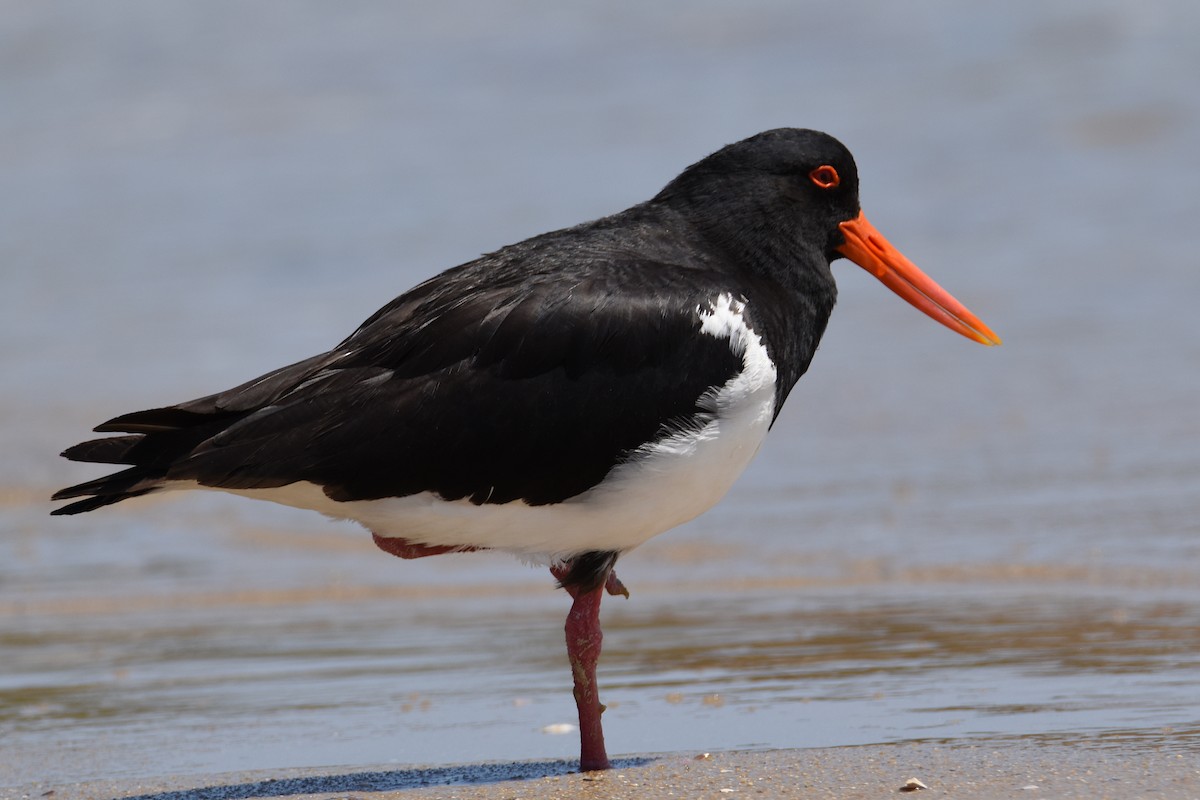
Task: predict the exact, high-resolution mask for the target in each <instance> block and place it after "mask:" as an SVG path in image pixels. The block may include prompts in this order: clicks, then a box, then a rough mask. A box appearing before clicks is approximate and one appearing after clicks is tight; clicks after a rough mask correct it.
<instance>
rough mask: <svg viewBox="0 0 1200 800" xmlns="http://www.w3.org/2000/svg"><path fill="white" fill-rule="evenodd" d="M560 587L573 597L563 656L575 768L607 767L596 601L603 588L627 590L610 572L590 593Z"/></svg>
mask: <svg viewBox="0 0 1200 800" xmlns="http://www.w3.org/2000/svg"><path fill="white" fill-rule="evenodd" d="M550 571H551V572H552V573H553V574H554V577H556V578H558V579H559V580H560V581H561V580H562V579H563V578H564V577H565V576H566V574H567V573H566V570H565V569H561V568H555V567H551V568H550ZM609 587H612V588H609ZM616 587H620V588H619V589H616ZM564 588H565V589H566V590H567V592H569V593H570V595H571V597H572V598H573V600H574V602H572V604H571V612H570V613H569V614H567V625H566V632H567V657H568V658H569V659H570V661H571V674H572V675H573V676H574V678H575V706H576V707H577V708H578V710H579V740H580V750H579V770H580V771H581V772H590V771H592V770H598V769H608V768H609V766H610V765H609V763H608V753H607V752H605V749H604V730H603V728H602V727H601V725H600V715H601V714H602V713H603V712H604V705H603V704H601V702H600V692H599V688H598V687H597V686H596V662H597V661H599V660H600V644H601V642H602V641H603V639H604V634H603V633H602V632H601V631H600V600H601V599H602V598H603V597H604V593H605V591H606V589H607V590H608V591H610V593H612V594H618V593H623V594H626V595H628V592H621V590H622V589H624V588H625V587H624V586H622V585H621V582H620V581H618V580H616V579H615V576H612V575H611V573H610V577H609V579H608V581H607V582H606V583H605V584H602V585H600V586H597V587H596V588H595V589H593V590H591V591H590V592H581V591H580V590H579V589H578V588H575V587H571V586H566V587H564ZM613 589H616V591H613Z"/></svg>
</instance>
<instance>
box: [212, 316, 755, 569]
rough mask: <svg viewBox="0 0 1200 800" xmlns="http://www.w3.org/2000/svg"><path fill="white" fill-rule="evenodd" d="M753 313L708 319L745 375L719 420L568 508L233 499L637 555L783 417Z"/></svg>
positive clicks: (717, 485)
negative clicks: (750, 322) (748, 317)
mask: <svg viewBox="0 0 1200 800" xmlns="http://www.w3.org/2000/svg"><path fill="white" fill-rule="evenodd" d="M744 308H745V305H744V303H743V302H742V301H740V300H735V299H734V298H733V297H731V296H730V295H728V294H723V295H721V296H720V297H718V298H717V300H716V301H715V302H714V303H713V304H712V305H711V306H710V307H709V308H708V309H698V310H699V312H700V319H701V325H700V333H702V334H705V335H708V336H715V337H717V338H720V339H727V340H728V341H729V347H730V348H731V349H732V350H733V352H734V354H736V355H738V356H740V357H741V359H742V370H741V371H740V372H739V373H738V374H736V375H735V376H734V377H733V378H731V379H730V380H729V381H728V382H727V383H725V384H724V385H723V386H720V387H717V388H715V389H712V390H710V391H708V392H706V393H705V394H704V395H703V396H702V397H701V398H700V399H699V401H698V402H697V405H698V407H699V408H701V409H702V410H704V411H706V412H709V414H710V415H711V416H710V418H709V419H708V421H707V422H705V424H704V425H703V426H702V427H700V428H699V429H691V430H684V431H679V432H677V433H674V434H670V435H668V436H666V437H664V438H662V439H659V440H657V441H655V442H651V443H648V444H645V445H643V446H642V447H640V448H638V449H637V450H636V451H634V453H633V454H631V456H630V457H629V458H628V459H627V460H626V462H625V463H623V464H620V465H618V466H617V467H615V468H614V469H613V470H612V471H611V472H610V473H609V474H608V476H607V477H606V478H605V479H604V481H603V482H602V483H600V484H599V485H598V486H595V487H594V488H592V489H590V490H588V491H586V492H584V493H582V494H579V495H576V496H575V497H572V498H570V499H568V500H566V501H564V502H562V503H556V504H553V505H540V506H530V505H527V504H526V503H524V502H522V501H515V502H511V503H505V504H493V505H475V504H473V503H471V502H469V501H467V500H456V501H450V502H447V501H445V500H441V499H440V498H438V497H437V495H435V494H432V493H428V492H426V493H422V494H417V495H410V496H408V497H396V498H386V499H381V500H359V501H351V502H346V503H339V502H335V501H333V500H330V499H329V498H328V497H327V496H326V495H325V493H324V492H323V491H322V490H321V487H320V486H317V485H316V484H312V483H307V482H299V483H294V484H291V485H289V486H284V487H281V488H278V489H247V490H238V491H235V492H234V493H235V494H240V495H244V496H247V497H255V498H260V499H264V500H272V501H274V502H277V503H282V504H284V505H290V506H297V507H300V508H309V509H314V510H316V511H320V512H321V513H323V514H327V515H329V516H331V517H337V518H342V519H352V520H356V521H357V522H360V523H362V524H363V525H364V526H365V527H367V528H368V529H369V530H371V531H372V532H374V533H376V534H378V535H379V536H383V537H398V538H403V539H407V540H409V541H410V542H412V543H414V544H425V545H446V546H473V547H481V548H494V549H498V550H507V551H510V552H514V553H517V554H518V555H520V556H522V557H524V558H527V559H531V560H538V561H545V560H561V559H563V558H566V557H569V556H571V555H573V554H576V553H580V552H584V551H588V550H618V551H624V550H630V549H632V548H634V547H637V546H638V545H640V544H642V543H643V542H645V541H646V540H647V539H649V538H651V537H652V536H655V535H657V534H659V533H662V532H664V531H667V530H670V529H671V528H673V527H675V526H676V525H679V524H681V523H683V522H686V521H688V520H690V519H692V518H693V517H696V516H698V515H699V514H701V513H703V512H704V511H707V510H708V509H709V508H711V507H712V506H713V505H715V504H716V502H717V501H718V500H720V499H721V497H723V496H724V494H725V492H727V491H728V490H729V487H730V486H732V485H733V482H734V481H735V480H736V479H737V477H738V475H740V474H741V473H742V470H744V469H745V468H746V466H747V465H748V464H749V463H750V459H751V458H753V457H754V455H755V453H757V452H758V449H759V447H760V446H761V445H762V442H763V439H764V438H765V437H766V434H767V429H768V428H769V427H770V424H771V419H772V416H773V414H774V410H775V365H774V364H773V363H772V362H771V359H770V358H769V357H768V356H767V351H766V348H765V347H764V346H763V343H762V340H761V338H760V337H759V336H758V334H756V333H755V332H754V331H753V330H751V329H750V328H749V326H747V325H746V322H745V320H744V319H743V316H742V312H743V309H744Z"/></svg>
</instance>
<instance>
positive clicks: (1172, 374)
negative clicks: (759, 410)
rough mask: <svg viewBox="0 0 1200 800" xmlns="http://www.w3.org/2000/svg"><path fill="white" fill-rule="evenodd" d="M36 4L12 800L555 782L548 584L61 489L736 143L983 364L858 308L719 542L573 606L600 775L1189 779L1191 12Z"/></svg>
mask: <svg viewBox="0 0 1200 800" xmlns="http://www.w3.org/2000/svg"><path fill="white" fill-rule="evenodd" d="M205 8H206V11H205V13H204V14H199V13H198V12H196V11H194V10H187V9H182V10H181V9H180V8H179V7H166V6H159V5H157V4H137V3H124V4H105V7H104V8H103V9H100V8H99V7H98V6H94V5H93V4H88V3H82V2H81V3H75V4H72V3H60V4H55V5H53V6H49V5H42V4H28V5H25V6H22V7H12V8H9V9H6V13H5V14H4V15H2V17H0V64H3V70H4V72H3V75H4V79H3V81H0V145H2V146H0V169H2V170H3V174H4V175H5V183H6V185H7V187H8V189H7V191H6V192H4V193H3V196H0V271H2V274H3V276H4V287H5V288H4V292H3V293H2V295H0V344H2V347H0V419H2V420H3V423H0V424H3V426H4V441H5V452H6V458H5V459H4V460H3V461H0V532H2V534H3V535H2V536H0V743H2V745H0V747H2V748H3V753H4V756H3V758H2V759H0V761H2V762H3V763H2V764H0V786H16V785H24V784H31V783H34V782H50V783H56V782H65V781H73V780H88V779H104V778H120V777H130V778H133V777H137V776H145V775H162V774H164V773H180V772H182V773H207V772H216V771H228V770H238V769H271V768H276V767H279V768H281V767H290V766H320V765H337V764H363V763H370V764H385V763H397V764H417V763H449V762H474V761H483V760H494V759H515V758H522V759H527V758H559V757H569V756H571V755H573V754H574V753H575V752H576V747H577V740H576V739H575V737H574V734H565V735H552V734H549V733H546V732H544V729H545V728H546V726H552V725H555V724H557V723H565V722H570V721H571V717H572V713H573V704H572V701H571V695H570V686H569V674H568V671H567V668H566V665H565V657H564V654H563V652H562V650H563V648H562V643H561V637H562V633H561V624H562V618H563V615H564V614H565V609H566V600H565V597H564V596H563V595H562V593H561V592H556V591H554V590H553V589H552V584H551V581H550V579H549V577H548V576H547V575H545V574H544V573H543V572H542V571H539V570H533V569H529V568H526V567H524V566H522V565H520V564H518V563H515V562H513V561H511V560H509V559H506V558H503V557H500V556H495V555H486V554H474V555H466V556H454V557H442V558H437V559H430V560H427V561H422V562H411V563H409V562H400V561H398V560H396V559H392V558H388V557H385V556H384V555H383V554H381V553H379V552H378V551H376V550H375V549H374V547H373V546H372V545H371V544H370V541H369V538H368V537H367V536H366V535H365V534H364V533H362V532H361V531H358V530H355V529H354V528H352V527H349V526H340V525H335V524H333V523H328V522H325V521H323V520H321V519H319V518H313V517H311V516H308V515H305V514H302V513H297V512H293V511H291V510H288V509H282V508H273V507H270V506H267V505H260V504H254V503H251V502H248V501H242V500H238V499H235V498H222V497H218V496H193V497H178V498H162V499H158V498H154V499H149V500H145V501H138V502H131V503H128V504H125V505H123V506H122V507H120V508H115V509H111V510H107V511H106V512H103V513H97V514H91V515H87V516H84V517H74V518H66V519H59V518H55V519H51V518H49V517H48V516H46V514H47V512H48V511H49V508H50V505H49V504H48V503H47V502H45V497H46V496H47V495H48V494H49V493H50V492H51V491H52V490H53V489H55V488H57V487H59V486H62V485H66V484H69V483H72V482H75V481H77V480H81V479H83V478H85V477H89V476H91V475H94V474H96V471H95V470H93V469H91V468H89V467H87V466H84V465H72V464H68V463H66V462H64V461H61V460H59V459H57V458H55V457H54V454H55V453H57V452H58V451H59V450H61V449H62V447H64V446H66V445H68V444H71V443H73V442H75V441H78V440H80V439H81V438H83V437H84V436H86V433H87V430H88V429H89V428H90V427H91V426H92V425H94V424H96V423H98V422H100V421H102V420H103V419H105V418H108V417H110V416H112V415H115V414H117V413H120V412H123V411H128V410H131V409H133V408H139V407H145V406H149V405H155V404H161V403H167V402H174V401H178V400H182V399H186V398H188V397H192V396H197V395H200V394H204V393H207V392H210V391H212V390H214V389H217V388H221V387H226V386H231V385H234V384H236V383H238V382H241V381H242V380H244V379H246V378H248V377H251V376H253V375H255V374H258V373H260V372H262V371H265V370H267V369H270V368H272V367H275V366H278V365H279V364H281V363H285V362H287V361H291V360H297V359H299V358H302V357H304V356H307V355H310V354H312V353H314V352H317V351H318V350H321V349H325V348H326V347H328V346H329V345H331V344H332V343H334V342H335V341H337V340H338V339H340V338H341V337H342V336H344V335H345V334H346V333H348V332H349V331H350V330H352V329H353V328H354V327H355V326H356V325H357V323H358V322H359V321H361V319H363V318H365V317H366V316H367V315H368V314H369V313H370V312H371V311H373V310H374V309H375V308H376V307H377V306H379V305H381V304H382V303H383V302H385V301H386V300H387V299H390V297H392V296H393V295H394V294H396V293H398V292H399V291H401V290H402V289H404V288H406V287H407V286H410V285H411V284H413V283H415V282H416V281H417V280H420V279H421V278H423V277H426V276H428V275H430V274H432V273H433V272H436V271H437V270H438V269H440V268H442V267H445V266H449V265H451V264H454V263H458V262H461V261H464V260H466V259H468V258H470V257H472V256H473V255H475V254H477V253H479V252H481V251H485V250H490V249H494V248H495V247H496V246H499V245H501V244H503V243H506V242H509V241H513V240H516V239H519V238H521V237H523V236H527V235H530V234H533V233H536V232H539V231H541V230H546V229H549V228H553V227H557V226H561V225H566V224H571V223H574V222H578V221H580V220H582V219H587V218H590V217H595V216H598V215H600V214H604V213H607V212H610V211H613V210H616V209H619V208H621V207H624V206H626V205H628V204H630V203H633V202H636V201H638V200H641V199H644V198H645V197H647V196H649V195H650V194H652V193H653V192H654V191H656V190H657V189H658V188H660V186H661V185H662V184H663V183H664V182H665V181H666V180H667V179H669V178H670V177H671V176H673V175H674V174H675V173H676V172H678V171H679V169H680V168H682V167H683V166H684V165H685V164H686V163H689V162H690V161H693V160H695V159H696V158H698V157H700V156H701V155H703V154H704V153H706V152H709V151H711V150H713V149H715V148H716V147H718V146H720V145H721V144H723V143H725V142H728V141H732V140H735V139H739V138H742V137H744V136H746V135H748V134H750V133H753V132H755V131H757V130H761V129H764V128H768V127H772V126H776V125H783V124H794V125H806V126H812V127H819V128H823V129H826V130H829V131H830V132H832V133H834V134H835V135H838V136H839V137H840V138H842V139H843V140H844V141H846V143H847V144H848V145H849V146H850V147H851V148H852V149H853V150H854V152H855V153H856V156H857V157H858V160H859V165H860V169H861V171H862V173H863V176H864V178H863V202H864V208H865V210H866V212H867V213H868V214H869V215H870V216H871V218H872V220H873V221H874V223H875V224H876V225H877V226H878V227H879V228H880V229H881V230H883V231H884V232H885V233H886V234H887V235H888V236H889V238H891V239H892V240H893V241H894V242H895V243H896V244H898V245H899V246H900V247H901V249H903V250H904V251H905V252H906V253H907V254H908V255H909V256H910V257H912V258H913V260H915V261H916V262H917V263H919V264H920V265H921V266H922V267H923V268H924V269H926V270H927V271H928V272H929V273H931V274H932V275H934V276H935V277H936V278H937V279H938V280H939V281H940V282H942V284H943V285H945V286H946V287H947V288H948V289H950V290H951V291H952V292H954V293H955V294H956V295H957V296H958V297H959V298H960V299H962V300H963V301H964V302H965V303H966V304H967V305H968V306H970V307H971V308H972V310H974V311H975V312H977V313H978V314H979V315H980V316H981V317H982V318H983V319H984V320H985V321H987V322H988V324H989V325H991V326H992V327H993V328H994V329H996V330H997V332H998V333H1000V335H1002V336H1003V337H1004V338H1005V345H1004V347H1002V348H999V349H992V350H986V349H984V348H980V347H977V346H975V345H972V344H971V343H969V342H966V341H965V340H960V339H959V338H958V337H955V336H954V335H953V334H950V333H948V332H946V331H945V330H943V329H941V328H939V327H938V326H936V325H934V324H932V323H930V322H929V321H928V320H927V319H925V318H923V317H922V316H921V315H919V314H917V313H916V312H914V311H913V310H912V309H910V308H908V307H907V306H905V305H904V304H903V303H900V302H897V301H896V300H895V298H893V297H892V296H890V294H889V293H888V292H886V291H885V290H883V289H882V288H881V287H879V286H878V285H877V283H876V282H875V281H873V280H872V279H870V278H869V277H868V276H866V275H864V274H862V273H861V271H859V270H857V269H855V268H854V267H852V266H842V267H840V268H839V273H838V274H839V278H840V280H841V293H842V298H841V303H840V305H839V308H838V310H837V312H835V315H834V319H833V321H832V323H831V325H830V329H829V332H828V334H827V336H826V339H825V341H824V343H823V345H822V349H821V352H820V353H819V354H818V356H817V358H816V361H815V362H814V366H813V369H812V370H811V372H810V374H809V375H808V376H806V377H805V378H804V379H803V381H802V382H801V385H800V386H799V387H798V388H797V390H796V391H795V392H794V393H793V395H792V398H791V399H790V400H789V405H788V407H787V408H786V409H785V411H784V413H783V415H782V416H781V418H780V420H779V422H778V424H777V425H776V427H775V430H774V431H773V433H772V436H771V438H770V440H769V441H768V443H767V445H766V446H765V448H764V451H763V453H762V454H761V455H760V457H759V459H758V461H756V462H755V464H754V465H753V466H752V467H751V469H750V470H749V471H748V472H747V474H746V475H745V477H744V478H743V479H742V480H741V481H740V482H739V484H738V485H737V486H736V487H735V489H734V490H733V492H731V494H730V496H729V497H728V498H727V499H726V500H725V501H724V502H723V503H722V504H721V505H720V506H718V508H716V509H715V510H714V511H713V512H711V513H710V514H708V515H706V516H704V517H702V518H700V519H698V520H696V521H694V522H693V523H690V524H689V525H686V526H683V527H682V528H680V529H678V530H676V531H674V532H672V533H670V534H667V535H664V536H663V537H661V538H660V539H659V540H656V541H655V542H652V543H651V544H650V545H647V546H646V547H645V548H644V549H643V550H640V551H638V552H635V553H633V554H630V555H629V556H627V557H626V558H625V559H624V560H623V561H622V562H621V564H620V574H621V576H622V579H623V580H624V581H625V583H626V584H627V585H628V586H629V587H630V588H631V590H632V592H633V597H632V598H631V599H630V600H628V601H626V600H624V599H622V598H612V599H609V600H608V601H606V604H605V611H604V614H605V630H606V637H607V638H606V640H605V646H606V650H605V655H604V658H603V661H602V664H601V675H600V680H601V686H602V689H603V696H604V699H605V700H606V702H608V704H609V706H610V711H609V712H608V713H607V715H606V731H607V733H608V738H609V746H610V750H611V751H612V752H614V753H639V752H662V751H689V750H719V749H727V748H735V747H760V748H776V747H817V746H838V745H851V744H862V743H872V742H895V741H906V740H935V741H948V742H965V741H983V742H986V741H993V742H1000V741H1006V740H1010V739H1023V740H1054V741H1063V742H1070V743H1073V744H1077V745H1078V746H1081V747H1104V748H1114V749H1116V751H1117V752H1121V751H1128V750H1129V749H1138V748H1156V749H1166V750H1169V751H1178V752H1184V753H1189V754H1190V753H1195V752H1197V751H1200V663H1198V659H1200V656H1198V655H1197V654H1198V653H1200V491H1198V489H1200V444H1198V443H1200V413H1198V412H1197V411H1196V398H1197V397H1200V368H1197V367H1198V366H1200V339H1198V338H1197V337H1196V335H1195V331H1194V313H1193V310H1194V308H1193V307H1194V303H1195V299H1196V298H1197V297H1200V270H1198V269H1197V264H1196V259H1195V254H1194V238H1195V237H1194V236H1192V235H1191V228H1192V224H1193V221H1194V220H1195V219H1196V218H1197V214H1198V212H1200V193H1197V192H1196V190H1195V186H1196V178H1197V174H1196V173H1197V167H1196V163H1195V158H1194V142H1195V141H1196V140H1197V135H1198V134H1200V97H1197V95H1196V93H1195V92H1194V91H1193V90H1192V87H1191V85H1190V82H1189V80H1188V79H1187V78H1186V76H1191V75H1195V74H1200V63H1197V62H1200V50H1197V48H1195V47H1194V41H1195V37H1196V35H1197V34H1198V33H1200V12H1198V11H1197V10H1196V9H1195V8H1194V7H1193V6H1192V5H1189V4H1186V3H1182V2H1163V3H1143V4H1139V5H1138V8H1137V10H1136V12H1134V11H1133V10H1132V8H1131V7H1127V6H1126V5H1125V4H1121V3H1115V2H1114V3H1094V2H1091V3H1082V2H1081V3H1062V4H1044V7H1041V8H1036V9H1035V8H1033V7H1031V6H1029V7H1026V6H1020V7H1018V6H1011V7H1003V8H999V7H998V8H995V9H990V10H984V9H981V8H971V9H966V8H962V7H960V5H959V4H954V3H949V2H946V3H931V4H924V5H922V6H921V7H920V10H915V9H913V8H911V7H906V8H904V10H903V11H901V10H900V9H899V7H897V6H895V5H894V4H886V3H867V4H862V5H860V6H855V7H854V8H850V7H846V8H843V9H825V10H820V11H818V10H814V9H809V8H801V7H799V6H796V4H792V3H782V2H780V3H773V2H766V1H765V0H763V2H755V3H749V4H739V5H738V6H737V8H736V10H734V9H733V8H729V7H725V6H724V5H723V4H716V3H713V4H689V5H688V7H687V13H680V12H679V9H678V8H675V7H674V6H673V5H672V4H662V5H655V6H653V7H649V8H648V7H645V5H644V4H632V3H631V4H627V5H622V4H616V5H614V4H612V3H605V4H582V5H581V4H576V5H574V6H570V7H561V6H558V5H554V4H543V3H537V2H531V3H526V4H522V5H519V6H515V7H513V8H511V9H508V10H506V11H505V12H504V13H503V14H501V13H500V12H499V11H496V10H493V8H494V7H493V6H491V5H488V4H475V3H470V2H461V3H449V4H441V5H439V6H438V8H437V9H436V10H434V9H426V10H421V11H419V12H416V11H411V10H401V9H400V7H395V8H393V7H392V6H386V5H380V6H356V10H355V11H353V12H342V13H338V14H336V15H333V14H332V12H329V11H327V10H323V9H322V8H321V7H319V6H316V5H312V6H309V5H306V4H299V3H290V4H280V5H278V6H272V5H269V4H262V5H256V6H253V7H250V6H245V5H243V4H233V3H230V4H220V3H217V4H207V5H206V6H205Z"/></svg>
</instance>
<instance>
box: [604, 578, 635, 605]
mask: <svg viewBox="0 0 1200 800" xmlns="http://www.w3.org/2000/svg"><path fill="white" fill-rule="evenodd" d="M604 591H606V592H608V593H609V594H611V595H613V596H614V597H615V596H617V595H622V596H623V597H625V599H627V600H628V599H629V590H628V589H626V588H625V584H623V583H621V579H620V578H618V577H617V573H616V572H615V571H613V572H610V573H608V579H607V580H606V581H604Z"/></svg>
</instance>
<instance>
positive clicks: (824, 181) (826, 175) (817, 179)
mask: <svg viewBox="0 0 1200 800" xmlns="http://www.w3.org/2000/svg"><path fill="white" fill-rule="evenodd" d="M808 179H809V180H811V181H812V182H813V185H815V186H817V187H819V188H821V189H832V188H834V187H835V186H837V185H838V184H839V183H841V182H842V179H841V178H839V177H838V174H837V170H836V169H834V168H833V167H831V166H829V165H828V164H822V165H821V166H819V167H817V168H816V169H814V170H813V171H812V172H810V173H808Z"/></svg>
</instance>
